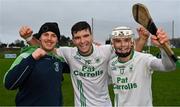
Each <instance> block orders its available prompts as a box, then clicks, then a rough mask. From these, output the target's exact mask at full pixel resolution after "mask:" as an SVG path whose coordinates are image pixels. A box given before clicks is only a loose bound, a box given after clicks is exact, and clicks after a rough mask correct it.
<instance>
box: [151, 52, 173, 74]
mask: <svg viewBox="0 0 180 107" xmlns="http://www.w3.org/2000/svg"><path fill="white" fill-rule="evenodd" d="M160 50H161V56H162V59H157V58H154V59H153V60H152V61H151V63H150V67H151V68H152V69H153V70H158V71H172V70H175V69H176V64H175V63H174V62H173V61H172V60H171V59H170V58H169V57H168V55H167V54H166V53H165V52H164V50H163V49H160Z"/></svg>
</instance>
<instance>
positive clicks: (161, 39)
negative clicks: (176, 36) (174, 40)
mask: <svg viewBox="0 0 180 107" xmlns="http://www.w3.org/2000/svg"><path fill="white" fill-rule="evenodd" d="M156 35H157V36H155V35H152V37H151V42H152V43H153V44H154V45H155V46H157V47H161V45H162V44H164V43H168V44H169V43H170V41H169V38H168V35H167V33H166V32H165V31H164V30H163V29H162V28H159V29H158V30H157V33H156Z"/></svg>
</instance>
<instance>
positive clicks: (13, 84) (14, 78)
mask: <svg viewBox="0 0 180 107" xmlns="http://www.w3.org/2000/svg"><path fill="white" fill-rule="evenodd" d="M34 64H35V59H34V58H33V57H32V55H30V56H28V57H27V58H23V57H21V56H20V57H18V58H17V59H16V60H15V61H14V63H13V64H12V67H11V68H10V69H9V70H8V72H7V73H6V74H5V76H4V86H5V88H7V89H9V90H13V89H17V88H18V87H19V86H21V84H22V83H23V82H24V80H25V79H26V78H27V77H28V76H29V74H30V73H31V71H32V69H33V67H34Z"/></svg>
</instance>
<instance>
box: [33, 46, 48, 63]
mask: <svg viewBox="0 0 180 107" xmlns="http://www.w3.org/2000/svg"><path fill="white" fill-rule="evenodd" d="M45 55H46V51H44V50H43V49H41V48H38V49H36V50H35V51H34V52H33V53H32V56H33V58H34V59H35V60H39V59H40V58H41V57H43V56H45Z"/></svg>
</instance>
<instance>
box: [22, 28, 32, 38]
mask: <svg viewBox="0 0 180 107" xmlns="http://www.w3.org/2000/svg"><path fill="white" fill-rule="evenodd" d="M32 33H33V31H32V29H31V28H30V27H28V26H22V27H21V28H20V30H19V34H20V36H21V37H22V38H24V39H26V38H28V37H30V36H31V35H32Z"/></svg>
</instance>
